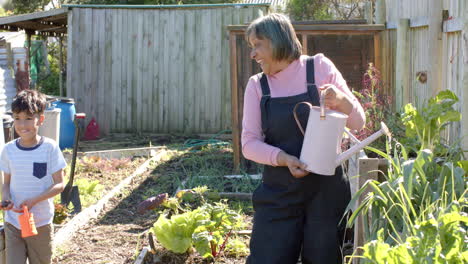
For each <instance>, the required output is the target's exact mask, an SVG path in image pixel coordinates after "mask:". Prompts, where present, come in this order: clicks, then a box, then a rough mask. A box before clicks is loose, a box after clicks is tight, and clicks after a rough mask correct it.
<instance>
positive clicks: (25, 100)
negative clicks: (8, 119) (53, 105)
mask: <svg viewBox="0 0 468 264" xmlns="http://www.w3.org/2000/svg"><path fill="white" fill-rule="evenodd" d="M45 108H46V97H45V95H44V94H42V93H40V92H38V91H36V90H23V91H21V92H19V93H18V94H17V95H16V96H15V98H14V99H13V103H11V110H12V111H13V113H16V114H17V113H21V112H27V113H28V114H43V113H44V111H45Z"/></svg>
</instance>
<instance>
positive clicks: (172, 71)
mask: <svg viewBox="0 0 468 264" xmlns="http://www.w3.org/2000/svg"><path fill="white" fill-rule="evenodd" d="M167 18H168V20H167V26H168V27H167V31H168V32H170V33H169V35H166V37H167V36H170V37H169V39H168V50H167V53H168V59H169V62H168V64H166V65H167V67H168V75H167V76H168V79H167V87H166V89H167V101H166V102H167V105H166V106H165V107H166V109H167V129H168V131H171V132H172V131H174V132H175V131H177V114H178V109H179V105H178V96H179V94H178V92H180V91H179V87H177V78H179V76H178V75H177V74H178V71H177V69H178V65H175V63H174V61H175V60H177V56H178V50H177V46H176V45H177V44H176V39H177V37H176V36H175V34H177V32H176V31H177V30H176V28H177V26H176V17H175V13H174V12H169V13H168V14H167Z"/></svg>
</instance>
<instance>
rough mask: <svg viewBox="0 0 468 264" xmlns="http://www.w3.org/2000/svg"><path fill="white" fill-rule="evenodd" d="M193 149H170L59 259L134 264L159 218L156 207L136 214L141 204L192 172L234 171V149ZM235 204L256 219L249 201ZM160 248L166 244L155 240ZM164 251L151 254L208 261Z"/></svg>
mask: <svg viewBox="0 0 468 264" xmlns="http://www.w3.org/2000/svg"><path fill="white" fill-rule="evenodd" d="M194 150H195V149H194V148H192V149H186V148H183V147H182V148H181V147H180V145H179V148H169V150H168V151H169V154H168V155H167V161H166V162H163V163H158V164H153V166H152V170H151V171H150V172H148V173H144V174H141V175H139V176H137V177H135V178H134V179H133V181H132V182H131V183H130V184H129V185H128V186H127V187H125V188H124V190H123V191H121V192H120V194H119V195H116V196H114V197H112V198H111V199H110V200H109V202H108V203H107V205H106V207H105V209H104V210H103V212H102V214H101V216H99V217H98V218H97V219H94V220H92V221H91V222H90V223H89V224H88V225H87V226H85V227H82V228H81V230H79V231H78V232H77V233H76V235H75V236H74V237H73V238H72V239H71V240H70V241H68V242H67V243H65V244H64V245H63V246H62V247H61V248H59V249H58V251H57V256H56V257H55V258H54V263H134V261H135V259H136V258H137V256H138V255H139V253H140V251H141V250H142V248H143V247H144V246H146V245H148V235H147V234H148V232H147V231H148V229H149V228H150V227H152V226H153V224H154V223H155V221H156V220H157V219H158V213H157V212H156V211H149V212H147V213H146V214H144V215H139V214H137V212H136V205H137V204H138V203H139V202H141V201H143V200H145V199H147V198H149V197H152V196H155V195H157V194H159V193H170V194H173V193H174V192H175V191H176V189H177V188H178V186H179V185H180V183H181V182H182V181H183V180H185V179H186V178H187V177H189V176H195V175H214V174H216V175H226V174H231V173H232V168H233V166H232V149H231V148H220V147H203V148H199V149H198V150H199V151H197V152H194ZM231 206H232V207H233V208H234V209H235V210H242V212H243V213H244V214H245V215H246V222H249V223H250V222H251V214H252V209H251V205H250V201H248V202H232V204H231ZM249 206H250V207H249ZM249 228H250V227H248V228H247V229H249ZM246 239H247V238H246ZM156 247H161V246H160V245H159V244H158V243H156ZM160 249H161V250H158V252H157V253H156V255H155V256H156V257H155V258H153V257H152V259H153V261H154V260H157V259H158V256H159V258H160V259H161V260H162V261H163V262H161V263H203V260H202V259H201V257H197V255H196V254H190V255H188V254H175V253H172V252H170V251H167V250H163V249H162V247H161V248H160ZM169 260H170V261H169ZM227 261H231V262H227ZM236 261H237V262H236ZM150 263H151V262H150ZM224 263H245V258H239V259H236V258H229V259H227V260H226V261H225V262H224Z"/></svg>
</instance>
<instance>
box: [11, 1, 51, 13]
mask: <svg viewBox="0 0 468 264" xmlns="http://www.w3.org/2000/svg"><path fill="white" fill-rule="evenodd" d="M49 2H50V0H8V2H6V3H5V5H4V8H5V10H7V11H11V12H13V13H14V14H24V13H32V12H36V11H42V10H44V7H45V6H46V5H48V4H49Z"/></svg>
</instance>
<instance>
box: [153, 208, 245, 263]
mask: <svg viewBox="0 0 468 264" xmlns="http://www.w3.org/2000/svg"><path fill="white" fill-rule="evenodd" d="M243 227H244V222H243V219H242V217H241V215H239V214H238V213H237V212H235V211H233V210H231V209H229V207H228V205H227V204H226V203H225V202H216V203H213V204H211V203H205V204H203V205H201V206H200V207H198V208H197V209H195V210H192V211H185V212H184V213H181V214H174V215H172V216H171V217H170V218H168V217H167V214H161V216H160V217H159V218H158V220H157V221H156V223H155V224H154V226H153V228H152V232H153V233H154V234H155V236H156V238H157V240H158V241H159V242H160V243H161V245H163V246H164V247H165V248H166V249H168V250H171V251H173V252H176V253H185V252H187V251H189V250H190V249H191V248H192V247H193V248H195V249H196V251H197V252H198V253H199V254H200V255H201V256H202V257H203V258H216V257H218V256H219V255H220V254H221V253H222V252H223V251H224V250H225V248H226V245H228V240H229V238H230V237H231V236H233V232H234V231H236V230H240V229H242V228H243ZM244 246H245V245H244ZM229 248H230V249H233V248H236V250H237V252H242V251H243V249H241V245H239V243H237V244H234V245H231V246H229Z"/></svg>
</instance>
